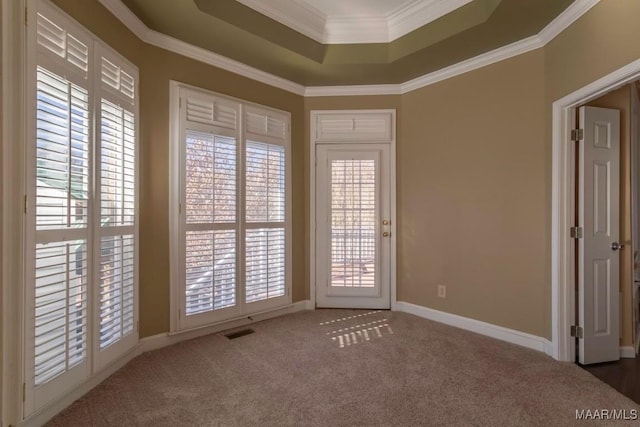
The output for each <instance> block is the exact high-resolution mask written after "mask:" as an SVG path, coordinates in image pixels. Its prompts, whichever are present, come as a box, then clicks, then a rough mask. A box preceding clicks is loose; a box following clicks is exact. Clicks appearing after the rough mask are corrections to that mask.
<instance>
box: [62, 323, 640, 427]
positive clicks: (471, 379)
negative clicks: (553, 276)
mask: <svg viewBox="0 0 640 427" xmlns="http://www.w3.org/2000/svg"><path fill="white" fill-rule="evenodd" d="M251 327H252V328H253V329H254V330H255V333H254V334H251V335H246V336H242V337H240V338H236V339H233V340H229V339H227V338H226V337H225V336H223V335H222V334H213V335H209V336H205V337H202V338H198V339H194V340H191V341H187V342H184V343H181V344H178V345H175V346H172V347H167V348H164V349H161V350H157V351H153V352H149V353H145V354H143V355H142V356H140V357H138V358H136V359H134V360H133V361H131V362H130V363H129V364H128V365H126V366H125V367H124V368H123V369H121V370H120V371H118V372H116V373H115V374H114V375H112V376H111V377H110V378H108V379H107V380H106V381H105V382H104V383H102V384H101V385H99V386H98V387H96V388H95V389H94V390H92V391H91V392H90V393H88V394H87V395H85V396H84V397H83V398H81V399H80V400H78V401H76V402H75V403H73V404H72V405H71V406H70V407H69V408H67V409H66V410H65V411H63V412H62V413H60V414H59V415H58V416H56V417H55V418H54V419H53V420H51V422H50V423H49V425H51V426H135V425H141V426H431V425H434V426H542V425H552V426H564V425H584V424H585V421H583V420H581V421H578V420H576V410H591V411H592V412H591V413H592V414H594V413H595V412H593V411H595V410H602V409H607V410H626V411H627V412H626V413H624V415H626V416H627V417H632V416H633V413H634V412H633V411H640V406H638V405H637V404H636V403H634V402H632V401H631V400H629V399H627V398H626V397H624V396H623V395H621V394H619V393H618V392H617V391H615V390H614V389H612V388H611V387H609V386H608V385H606V384H605V383H603V382H601V381H599V380H598V379H597V378H595V377H593V376H592V375H590V374H589V373H588V372H585V371H584V370H582V369H580V368H579V367H577V366H575V365H573V364H571V363H560V362H556V361H554V360H552V359H551V358H549V357H548V356H546V355H544V354H541V353H538V352H535V351H532V350H527V349H524V348H521V347H518V346H515V345H511V344H507V343H504V342H501V341H497V340H493V339H491V338H487V337H484V336H481V335H477V334H473V333H470V332H467V331H463V330H460V329H456V328H452V327H449V326H446V325H442V324H439V323H435V322H431V321H428V320H425V319H422V318H419V317H416V316H412V315H410V314H405V313H395V312H393V313H392V312H388V311H378V312H372V311H363V310H315V311H307V312H300V313H295V314H291V315H287V316H283V317H279V318H276V319H271V320H267V321H264V322H261V323H256V324H255V325H252V326H251ZM586 423H587V424H591V425H598V426H600V425H625V426H629V425H637V424H635V423H637V421H622V422H621V421H617V422H609V421H603V420H596V421H591V422H586Z"/></svg>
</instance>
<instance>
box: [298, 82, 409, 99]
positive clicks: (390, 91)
mask: <svg viewBox="0 0 640 427" xmlns="http://www.w3.org/2000/svg"><path fill="white" fill-rule="evenodd" d="M367 95H402V85H400V84H387V85H345V86H307V87H306V88H305V90H304V96H308V97H313V96H367Z"/></svg>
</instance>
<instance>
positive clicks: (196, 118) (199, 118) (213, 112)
mask: <svg viewBox="0 0 640 427" xmlns="http://www.w3.org/2000/svg"><path fill="white" fill-rule="evenodd" d="M186 99H187V102H186V104H187V120H188V121H191V122H195V123H203V124H206V125H213V126H220V127H224V128H227V129H236V127H237V124H236V122H237V119H238V118H237V116H238V107H237V105H236V104H234V103H232V102H224V101H222V100H217V99H216V100H213V99H203V98H200V97H197V96H187V98H186Z"/></svg>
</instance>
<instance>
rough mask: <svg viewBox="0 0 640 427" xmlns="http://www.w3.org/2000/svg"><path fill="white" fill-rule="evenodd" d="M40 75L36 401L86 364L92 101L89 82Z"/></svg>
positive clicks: (34, 179) (34, 225)
mask: <svg viewBox="0 0 640 427" xmlns="http://www.w3.org/2000/svg"><path fill="white" fill-rule="evenodd" d="M35 76H36V85H35V98H36V102H35V108H36V120H35V123H34V127H35V133H34V135H35V141H34V144H33V146H31V147H29V149H30V152H32V153H33V155H34V156H33V157H34V161H33V163H32V164H30V165H28V166H29V168H28V170H29V171H30V176H29V180H28V182H29V183H30V186H31V194H33V196H34V198H35V208H34V209H33V210H32V212H31V213H32V216H30V217H29V223H30V224H31V225H30V228H29V233H28V235H29V236H31V237H30V239H29V240H30V242H32V243H31V244H32V246H31V248H32V249H31V250H32V251H33V252H32V253H33V258H32V261H30V262H29V263H28V264H27V265H28V266H29V267H28V271H27V277H28V278H29V279H28V283H29V290H28V294H29V295H30V297H31V300H30V301H29V303H30V304H29V305H30V307H31V310H30V311H28V313H29V316H28V318H27V321H28V324H29V325H30V328H31V334H32V335H31V334H30V335H29V336H31V337H32V338H31V340H32V341H31V342H30V344H31V348H33V353H32V355H31V359H30V360H29V362H30V363H28V364H27V367H28V368H29V369H28V372H27V375H28V381H29V383H30V384H31V386H32V387H33V388H32V389H31V392H32V393H31V395H32V396H33V397H34V399H33V400H36V402H34V403H36V404H44V403H45V402H46V401H47V400H48V399H49V398H50V397H49V396H50V394H51V390H55V389H58V388H64V387H68V384H74V383H77V382H78V381H79V380H78V378H83V377H84V372H85V369H86V366H87V363H86V362H87V357H88V342H89V340H88V299H87V295H88V289H87V286H88V283H89V281H88V278H89V271H88V246H87V244H88V238H89V233H88V225H89V218H88V207H89V180H90V160H89V159H90V103H89V95H88V91H87V89H86V88H85V87H83V86H81V85H79V84H76V83H74V82H72V81H69V80H67V79H66V78H64V77H62V76H61V75H59V74H57V73H55V72H52V71H49V70H47V69H45V68H42V67H38V68H37V70H36V73H35ZM79 81H80V82H81V83H82V81H81V80H79Z"/></svg>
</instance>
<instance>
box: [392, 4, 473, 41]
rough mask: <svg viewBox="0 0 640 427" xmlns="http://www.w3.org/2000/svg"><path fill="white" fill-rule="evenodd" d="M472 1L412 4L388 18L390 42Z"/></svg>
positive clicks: (401, 8) (394, 12)
mask: <svg viewBox="0 0 640 427" xmlns="http://www.w3.org/2000/svg"><path fill="white" fill-rule="evenodd" d="M471 1H472V0H428V1H419V2H412V3H409V4H407V5H404V6H403V7H400V8H399V9H397V10H395V11H393V12H392V13H391V14H390V15H389V18H388V25H389V39H388V41H389V42H392V41H394V40H396V39H399V38H400V37H402V36H404V35H407V34H409V33H410V32H411V31H413V30H417V29H418V28H420V27H422V26H423V25H426V24H428V23H430V22H433V21H435V20H436V19H438V18H441V17H443V16H444V15H446V14H448V13H450V12H453V11H454V10H456V9H458V8H461V7H462V6H464V5H466V4H468V3H471Z"/></svg>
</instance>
